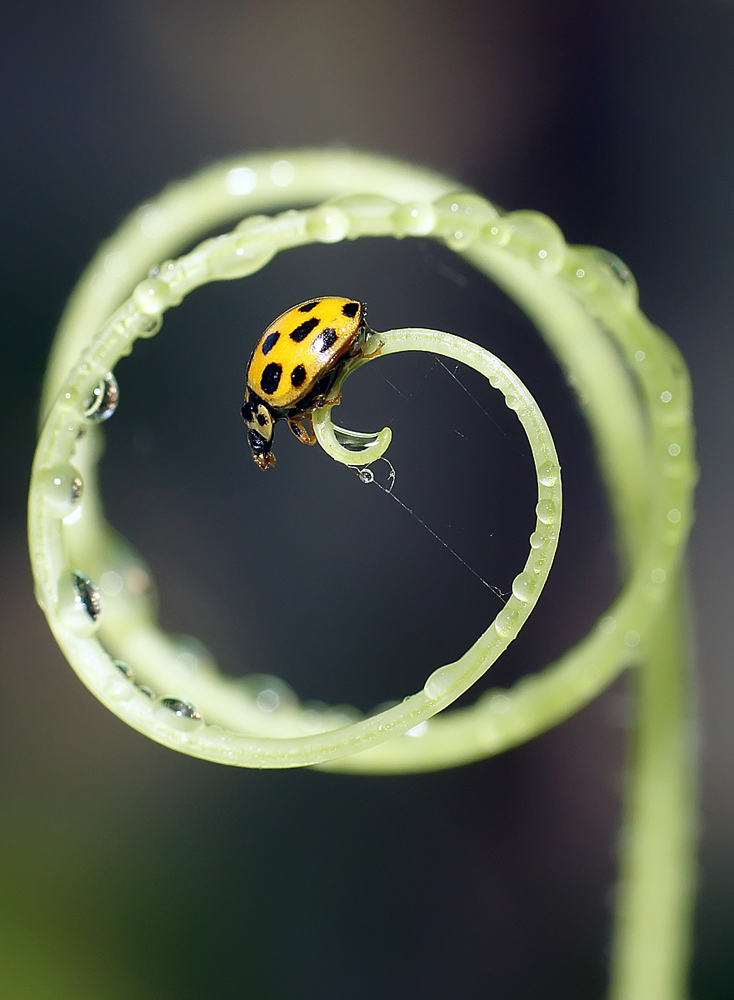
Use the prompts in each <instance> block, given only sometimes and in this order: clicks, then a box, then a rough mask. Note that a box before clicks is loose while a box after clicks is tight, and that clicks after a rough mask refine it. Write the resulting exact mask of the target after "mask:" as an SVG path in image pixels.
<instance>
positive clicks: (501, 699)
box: [489, 691, 510, 715]
mask: <svg viewBox="0 0 734 1000" xmlns="http://www.w3.org/2000/svg"><path fill="white" fill-rule="evenodd" d="M489 707H490V709H491V711H493V712H496V713H497V714H498V715H504V714H505V712H507V711H508V709H509V708H510V699H509V696H508V695H506V694H504V693H503V692H502V691H494V692H490V693H489Z"/></svg>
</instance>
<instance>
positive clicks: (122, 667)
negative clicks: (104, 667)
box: [112, 660, 133, 681]
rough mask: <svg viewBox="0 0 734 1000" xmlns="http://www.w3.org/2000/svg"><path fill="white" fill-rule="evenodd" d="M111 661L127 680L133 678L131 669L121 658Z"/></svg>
mask: <svg viewBox="0 0 734 1000" xmlns="http://www.w3.org/2000/svg"><path fill="white" fill-rule="evenodd" d="M112 662H113V664H114V665H115V666H116V667H117V669H118V670H119V671H120V673H121V674H122V675H123V677H127V679H128V680H129V681H131V680H132V679H133V672H132V669H131V668H130V667H129V666H128V665H127V663H124V662H123V661H122V660H113V661H112Z"/></svg>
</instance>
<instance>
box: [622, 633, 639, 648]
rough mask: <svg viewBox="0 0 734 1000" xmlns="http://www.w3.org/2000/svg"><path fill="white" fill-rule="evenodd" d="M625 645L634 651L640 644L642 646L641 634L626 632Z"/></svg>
mask: <svg viewBox="0 0 734 1000" xmlns="http://www.w3.org/2000/svg"><path fill="white" fill-rule="evenodd" d="M624 644H625V646H629V648H630V649H634V648H635V646H639V644H640V633H639V632H633V631H629V632H625V634H624Z"/></svg>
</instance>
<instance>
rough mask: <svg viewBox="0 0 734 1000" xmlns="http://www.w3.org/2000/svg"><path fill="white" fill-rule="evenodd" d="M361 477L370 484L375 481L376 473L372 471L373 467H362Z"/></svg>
mask: <svg viewBox="0 0 734 1000" xmlns="http://www.w3.org/2000/svg"><path fill="white" fill-rule="evenodd" d="M359 478H360V479H361V480H362V482H363V483H368V484H369V483H374V481H375V474H374V472H373V471H372V469H360V470H359Z"/></svg>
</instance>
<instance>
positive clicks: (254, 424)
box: [242, 388, 275, 469]
mask: <svg viewBox="0 0 734 1000" xmlns="http://www.w3.org/2000/svg"><path fill="white" fill-rule="evenodd" d="M242 419H243V420H244V421H245V425H246V427H247V440H248V442H249V445H250V449H251V451H252V457H253V459H254V460H255V462H256V464H257V465H258V466H259V467H260V468H261V469H269V468H270V467H271V466H273V465H275V455H274V454H273V453H272V451H271V450H270V449H271V448H272V446H273V428H274V427H275V417H274V415H273V413H272V411H271V410H270V407H269V406H268V405H267V404H266V403H264V402H263V401H262V400H261V399H259V398H258V397H257V396H256V395H255V393H254V392H252V390H251V389H249V388H248V390H247V393H246V395H245V402H244V403H243V405H242Z"/></svg>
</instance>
